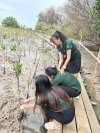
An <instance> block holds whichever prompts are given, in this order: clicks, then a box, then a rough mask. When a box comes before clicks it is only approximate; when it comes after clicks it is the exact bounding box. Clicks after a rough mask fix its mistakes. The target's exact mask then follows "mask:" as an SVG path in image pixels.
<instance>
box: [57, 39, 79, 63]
mask: <svg viewBox="0 0 100 133" xmlns="http://www.w3.org/2000/svg"><path fill="white" fill-rule="evenodd" d="M62 45H63V49H64V55H65V54H66V51H67V50H68V49H71V61H74V60H77V59H80V58H81V54H80V51H79V50H78V49H77V48H76V46H75V44H74V43H73V42H72V41H71V40H68V39H67V40H66V41H65V42H63V43H62ZM57 49H58V51H59V52H61V53H62V48H61V47H60V46H57ZM66 58H67V57H66Z"/></svg>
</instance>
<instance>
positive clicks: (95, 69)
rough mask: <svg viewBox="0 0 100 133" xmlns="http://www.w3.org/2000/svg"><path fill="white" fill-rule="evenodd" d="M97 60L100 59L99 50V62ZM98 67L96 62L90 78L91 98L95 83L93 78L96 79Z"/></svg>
mask: <svg viewBox="0 0 100 133" xmlns="http://www.w3.org/2000/svg"><path fill="white" fill-rule="evenodd" d="M99 58H100V49H99V53H98V60H99ZM98 65H99V62H96V65H95V68H94V72H93V76H92V80H91V86H90V96H92V94H93V86H94V81H95V78H96V73H97V68H98Z"/></svg>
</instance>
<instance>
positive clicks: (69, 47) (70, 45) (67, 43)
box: [66, 40, 72, 50]
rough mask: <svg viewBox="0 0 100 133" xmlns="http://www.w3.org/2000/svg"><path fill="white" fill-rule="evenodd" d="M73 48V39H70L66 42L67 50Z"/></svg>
mask: <svg viewBox="0 0 100 133" xmlns="http://www.w3.org/2000/svg"><path fill="white" fill-rule="evenodd" d="M71 48H72V41H70V40H68V41H67V42H66V50H68V49H71Z"/></svg>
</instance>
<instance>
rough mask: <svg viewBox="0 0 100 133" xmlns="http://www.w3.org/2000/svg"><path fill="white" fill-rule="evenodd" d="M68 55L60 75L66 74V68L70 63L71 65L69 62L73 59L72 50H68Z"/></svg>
mask: <svg viewBox="0 0 100 133" xmlns="http://www.w3.org/2000/svg"><path fill="white" fill-rule="evenodd" d="M66 55H67V59H66V60H65V63H64V65H63V66H62V68H61V69H60V73H61V74H64V73H65V71H64V69H65V68H66V66H67V65H68V63H69V61H70V59H71V49H69V50H67V52H66Z"/></svg>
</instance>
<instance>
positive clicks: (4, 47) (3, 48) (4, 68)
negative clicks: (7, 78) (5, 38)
mask: <svg viewBox="0 0 100 133" xmlns="http://www.w3.org/2000/svg"><path fill="white" fill-rule="evenodd" d="M1 49H2V50H3V56H4V67H3V74H5V73H6V53H5V50H6V46H5V44H1Z"/></svg>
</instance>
